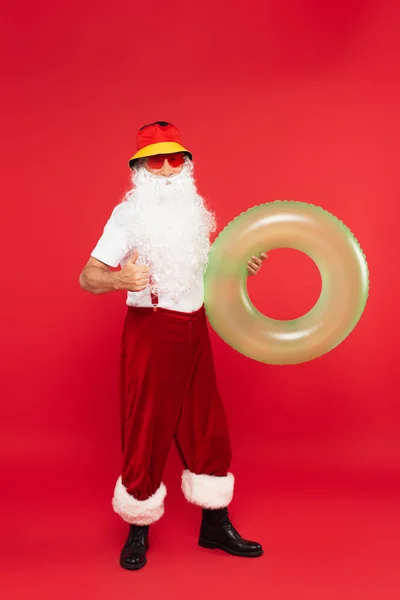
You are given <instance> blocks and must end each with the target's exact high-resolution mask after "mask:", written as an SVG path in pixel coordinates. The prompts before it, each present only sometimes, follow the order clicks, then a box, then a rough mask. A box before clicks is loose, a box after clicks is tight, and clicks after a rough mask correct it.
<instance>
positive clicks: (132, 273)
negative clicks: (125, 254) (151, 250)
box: [115, 250, 150, 292]
mask: <svg viewBox="0 0 400 600" xmlns="http://www.w3.org/2000/svg"><path fill="white" fill-rule="evenodd" d="M138 256H139V253H138V251H137V250H135V251H134V253H133V254H132V256H131V257H130V258H129V259H128V262H127V263H126V265H125V266H124V268H123V269H121V270H120V271H118V272H117V273H116V274H115V275H116V281H117V287H118V289H119V290H126V291H127V292H141V291H142V290H144V289H145V288H146V287H147V286H148V284H149V273H150V270H149V267H147V266H146V265H137V264H136V261H137V259H138Z"/></svg>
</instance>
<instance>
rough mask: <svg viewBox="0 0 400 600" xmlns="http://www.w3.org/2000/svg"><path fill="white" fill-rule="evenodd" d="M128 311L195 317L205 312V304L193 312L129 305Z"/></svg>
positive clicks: (186, 317) (187, 317) (185, 317)
mask: <svg viewBox="0 0 400 600" xmlns="http://www.w3.org/2000/svg"><path fill="white" fill-rule="evenodd" d="M128 312H131V313H135V314H138V315H139V314H143V315H144V314H149V313H155V314H157V313H161V314H164V315H170V316H176V317H179V318H182V319H187V320H189V319H193V318H194V317H196V316H197V315H200V314H201V313H204V304H202V306H200V308H198V309H197V310H195V311H193V312H189V313H188V312H182V311H179V310H172V309H170V308H163V307H161V306H157V307H153V306H128Z"/></svg>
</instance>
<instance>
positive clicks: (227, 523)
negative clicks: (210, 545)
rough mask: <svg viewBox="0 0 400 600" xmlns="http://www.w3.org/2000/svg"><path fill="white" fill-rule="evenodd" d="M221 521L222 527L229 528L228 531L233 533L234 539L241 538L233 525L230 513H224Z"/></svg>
mask: <svg viewBox="0 0 400 600" xmlns="http://www.w3.org/2000/svg"><path fill="white" fill-rule="evenodd" d="M222 522H223V525H224V527H226V528H227V529H229V530H230V532H231V533H233V535H234V536H235V538H236V539H238V540H239V539H242V536H241V535H240V533H239V532H238V530H237V529H236V528H235V526H234V525H233V523H232V515H231V514H230V513H226V515H224V517H223V520H222Z"/></svg>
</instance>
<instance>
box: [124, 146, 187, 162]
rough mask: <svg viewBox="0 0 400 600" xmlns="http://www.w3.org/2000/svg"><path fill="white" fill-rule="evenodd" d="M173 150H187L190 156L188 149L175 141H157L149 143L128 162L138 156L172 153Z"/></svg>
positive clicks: (145, 156)
mask: <svg viewBox="0 0 400 600" xmlns="http://www.w3.org/2000/svg"><path fill="white" fill-rule="evenodd" d="M175 152H187V153H188V154H189V155H190V157H192V155H191V153H190V152H189V150H186V148H184V147H183V146H181V145H180V144H178V143H177V142H158V143H157V144H149V145H148V146H145V147H144V148H142V149H141V150H139V151H138V152H136V154H134V155H133V156H132V158H131V159H130V161H129V164H131V163H132V161H134V160H137V159H138V158H147V157H148V156H157V155H158V154H174V153H175Z"/></svg>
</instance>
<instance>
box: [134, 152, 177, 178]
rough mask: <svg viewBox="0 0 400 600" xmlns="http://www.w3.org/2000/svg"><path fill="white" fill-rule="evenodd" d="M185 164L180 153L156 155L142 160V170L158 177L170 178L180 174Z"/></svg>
mask: <svg viewBox="0 0 400 600" xmlns="http://www.w3.org/2000/svg"><path fill="white" fill-rule="evenodd" d="M184 164H185V158H184V155H183V153H182V152H176V153H175V154H158V155H157V156H149V157H148V158H145V159H144V168H145V169H146V170H147V171H149V173H152V175H159V176H160V177H170V176H171V175H176V174H177V173H180V172H181V171H182V169H183V165H184Z"/></svg>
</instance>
